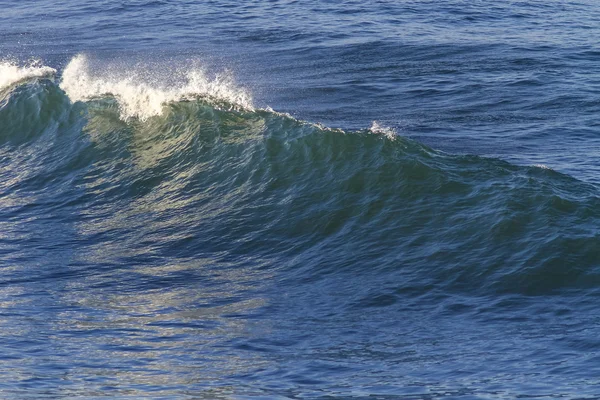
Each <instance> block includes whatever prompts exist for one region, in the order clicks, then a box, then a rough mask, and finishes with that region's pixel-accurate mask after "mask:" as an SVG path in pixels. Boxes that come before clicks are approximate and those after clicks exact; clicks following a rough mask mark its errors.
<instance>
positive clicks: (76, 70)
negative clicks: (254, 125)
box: [60, 55, 253, 120]
mask: <svg viewBox="0 0 600 400" xmlns="http://www.w3.org/2000/svg"><path fill="white" fill-rule="evenodd" d="M140 75H145V74H140V73H139V72H138V71H135V70H130V71H124V72H119V73H115V72H114V71H111V72H110V73H108V74H99V75H95V74H93V73H91V71H90V68H89V64H88V60H87V58H86V57H85V56H84V55H78V56H76V57H74V58H73V59H72V60H71V61H70V62H69V64H68V65H67V67H66V68H65V70H64V71H63V74H62V82H61V84H60V87H61V88H62V89H63V90H64V91H65V92H66V93H67V95H68V96H69V98H70V99H71V100H72V101H74V102H75V101H87V100H92V99H94V98H99V97H102V96H105V95H112V96H114V98H115V99H116V100H117V102H118V103H119V108H120V112H121V118H122V119H124V120H127V119H130V118H139V119H140V120H146V119H148V118H149V117H152V116H155V115H160V114H161V113H162V112H163V106H164V105H165V104H168V103H171V102H176V101H185V100H192V99H195V98H198V97H207V98H210V99H212V100H215V101H217V102H225V103H227V104H229V105H232V106H233V107H239V108H243V109H250V110H252V109H253V106H252V98H251V96H250V94H249V93H248V92H247V91H246V90H244V89H241V88H238V87H236V86H235V84H234V81H233V79H232V77H231V76H230V75H229V74H221V75H217V76H215V77H214V79H210V78H208V77H207V76H206V74H205V73H204V71H202V70H201V69H190V70H188V71H185V73H184V74H183V75H184V76H183V80H182V82H180V84H176V85H174V86H172V87H166V86H165V85H164V83H159V84H155V83H154V82H148V81H147V80H148V76H147V75H146V76H142V77H140ZM157 81H159V82H161V81H162V82H164V80H161V79H158V80H157Z"/></svg>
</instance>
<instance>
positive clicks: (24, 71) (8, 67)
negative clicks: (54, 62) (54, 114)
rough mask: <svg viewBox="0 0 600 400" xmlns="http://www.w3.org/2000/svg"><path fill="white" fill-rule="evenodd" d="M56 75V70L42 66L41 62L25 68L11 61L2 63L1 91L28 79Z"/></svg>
mask: <svg viewBox="0 0 600 400" xmlns="http://www.w3.org/2000/svg"><path fill="white" fill-rule="evenodd" d="M54 74H56V70H55V69H54V68H51V67H47V66H45V65H41V64H40V63H39V62H33V63H31V64H29V65H27V66H24V67H19V66H18V65H17V64H15V63H13V62H10V61H4V62H0V90H4V89H6V88H8V87H10V86H12V85H14V84H15V83H18V82H21V81H24V80H27V79H32V78H46V77H52V76H54Z"/></svg>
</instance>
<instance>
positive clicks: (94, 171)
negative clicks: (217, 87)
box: [0, 75, 600, 296]
mask: <svg viewBox="0 0 600 400" xmlns="http://www.w3.org/2000/svg"><path fill="white" fill-rule="evenodd" d="M66 81H68V80H66ZM92 86H93V85H92ZM63 89H64V90H63ZM71 90H72V89H70V86H69V85H66V86H65V78H64V75H63V81H62V83H61V87H58V86H57V85H56V84H55V83H53V82H51V81H48V80H42V81H39V80H34V81H32V82H28V83H24V84H21V85H18V86H16V87H14V88H13V89H12V91H11V92H10V93H9V95H8V97H7V98H6V100H5V101H4V102H3V104H2V106H1V107H0V127H2V128H0V138H2V139H1V140H2V141H1V142H0V146H1V147H0V149H1V150H2V154H3V155H4V156H5V157H4V158H3V161H2V164H1V166H2V172H1V178H2V181H3V182H4V183H3V184H2V185H1V186H0V190H1V192H0V194H1V195H2V196H3V197H4V198H5V199H10V204H13V206H11V207H6V208H5V209H4V210H3V211H2V213H1V214H0V215H1V216H2V218H3V219H4V218H8V217H10V218H17V219H26V218H28V217H31V214H32V213H39V212H40V211H41V210H46V211H47V210H52V211H53V213H52V214H51V215H50V217H49V218H57V219H61V220H69V221H70V223H73V224H75V225H78V226H79V225H80V226H81V228H79V229H77V232H78V239H77V241H79V242H81V243H87V245H86V246H88V248H87V250H88V251H89V252H92V253H93V251H92V250H94V249H96V250H98V249H101V252H102V260H103V262H104V263H106V262H108V263H111V262H112V263H116V264H118V263H122V262H123V257H124V256H123V253H122V251H123V249H128V252H129V253H128V254H129V255H128V256H127V257H128V258H125V259H126V260H131V259H132V258H133V259H135V257H144V258H143V259H144V260H147V259H149V258H150V259H155V260H159V261H160V260H162V259H166V258H177V259H190V258H199V257H200V258H201V257H206V258H218V259H220V260H223V261H229V262H237V263H241V264H242V265H243V264H244V263H248V262H249V261H248V260H249V259H252V258H253V257H261V258H262V259H265V260H270V262H268V263H267V264H268V265H269V266H270V267H269V268H273V269H274V270H283V271H285V273H284V274H282V275H281V276H282V277H281V278H279V279H280V283H281V284H283V285H285V284H286V283H287V284H293V283H297V282H298V281H302V280H305V279H309V280H319V279H327V277H328V276H331V275H337V276H347V277H348V279H364V280H365V281H372V282H377V283H378V285H379V284H380V285H382V287H384V288H385V289H381V291H382V292H381V291H380V292H378V293H384V294H385V295H387V296H400V295H418V296H421V295H424V294H431V293H437V292H439V291H443V292H445V293H453V292H457V293H474V294H481V295H490V294H500V293H519V294H527V295H538V294H552V293H556V292H561V291H565V290H570V289H589V290H592V291H596V290H597V289H598V288H599V284H600V276H599V274H598V265H600V259H599V257H600V255H599V253H598V251H597V249H598V246H599V245H600V236H599V235H598V233H597V226H598V224H599V223H600V200H599V197H598V191H597V188H596V187H595V186H593V185H589V184H586V183H583V182H580V181H577V180H575V179H573V178H571V177H569V176H566V175H563V174H560V173H558V172H555V171H552V170H550V169H545V168H539V167H525V166H516V165H512V164H509V163H506V162H503V161H500V160H495V159H486V158H480V157H476V156H455V155H449V154H445V153H442V152H438V151H435V150H433V149H431V148H428V147H426V146H424V145H421V144H419V143H417V142H414V141H411V140H408V139H406V138H402V137H399V136H390V131H389V130H386V129H384V128H381V127H379V126H377V125H374V126H373V127H372V128H371V129H365V130H362V131H355V132H347V131H343V130H334V129H327V128H323V127H320V126H318V125H314V124H309V123H305V122H302V121H298V120H296V119H294V118H292V117H290V116H287V115H284V114H279V113H276V112H273V111H270V110H255V109H250V108H247V107H239V106H237V107H236V106H235V104H233V103H227V102H226V101H225V100H224V99H223V98H220V99H219V100H215V98H214V97H210V96H195V97H186V98H183V99H177V100H176V97H172V98H169V101H167V102H162V103H161V108H160V112H157V113H154V114H152V115H148V116H146V117H145V118H133V117H131V116H130V117H129V118H123V112H124V111H123V110H124V106H123V101H124V100H123V99H124V98H125V95H124V94H122V95H119V96H115V94H114V93H111V94H110V95H103V94H102V93H101V92H102V91H103V90H99V89H98V90H97V89H91V90H90V91H89V93H91V94H93V96H84V97H81V99H84V98H85V99H87V100H86V101H85V103H82V102H76V103H73V102H72V101H73V99H69V96H67V94H69V93H72V91H71ZM178 93H183V92H178ZM136 96H137V94H136ZM75 98H76V99H80V98H79V97H76V96H75ZM19 116H21V117H19ZM15 146H19V150H18V151H14V148H15ZM11 149H12V150H11ZM25 193H26V194H27V195H25ZM98 251H99V250H98ZM159 261H157V262H159Z"/></svg>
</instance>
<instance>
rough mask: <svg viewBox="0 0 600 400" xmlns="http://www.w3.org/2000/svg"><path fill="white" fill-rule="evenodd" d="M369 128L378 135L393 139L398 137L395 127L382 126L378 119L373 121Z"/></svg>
mask: <svg viewBox="0 0 600 400" xmlns="http://www.w3.org/2000/svg"><path fill="white" fill-rule="evenodd" d="M369 130H370V131H371V132H372V133H374V134H376V135H383V136H385V137H386V138H388V139H391V140H394V139H395V138H396V131H395V130H394V129H393V128H388V127H385V126H381V125H379V123H377V121H373V123H372V124H371V127H370V128H369Z"/></svg>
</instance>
